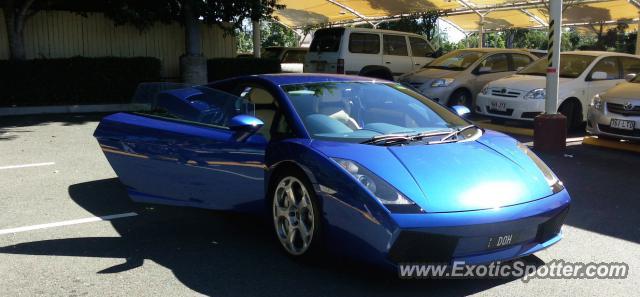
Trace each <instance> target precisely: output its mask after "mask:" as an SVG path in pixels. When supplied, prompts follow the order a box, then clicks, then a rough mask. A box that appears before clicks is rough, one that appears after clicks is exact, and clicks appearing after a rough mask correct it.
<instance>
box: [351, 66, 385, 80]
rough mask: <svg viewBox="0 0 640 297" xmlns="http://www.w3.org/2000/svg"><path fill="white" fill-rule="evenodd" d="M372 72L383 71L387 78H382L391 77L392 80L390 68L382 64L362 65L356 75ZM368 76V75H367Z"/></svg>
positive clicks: (365, 74)
mask: <svg viewBox="0 0 640 297" xmlns="http://www.w3.org/2000/svg"><path fill="white" fill-rule="evenodd" d="M373 72H383V73H385V74H386V75H388V76H389V77H388V78H384V79H389V78H390V79H391V80H393V72H391V69H389V68H387V67H385V66H382V65H367V66H364V67H362V69H360V72H358V75H360V76H367V74H368V73H373ZM367 77H368V76H367Z"/></svg>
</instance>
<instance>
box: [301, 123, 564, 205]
mask: <svg viewBox="0 0 640 297" xmlns="http://www.w3.org/2000/svg"><path fill="white" fill-rule="evenodd" d="M327 143H329V142H323V141H322V142H321V141H318V142H315V144H314V147H315V148H317V149H319V150H320V151H321V152H323V153H324V154H326V155H328V156H329V157H335V158H343V159H350V160H352V161H355V162H357V163H359V164H361V165H363V166H365V167H367V168H368V169H369V170H371V171H372V172H373V173H375V174H376V175H378V176H379V177H381V178H383V179H384V180H386V181H387V182H389V183H390V184H391V185H393V186H394V187H395V188H396V189H398V190H399V191H400V192H402V193H403V194H404V195H406V196H407V197H409V198H411V199H412V200H413V201H414V202H415V203H417V204H418V205H419V206H420V207H422V209H424V210H425V211H427V212H459V211H472V210H481V209H491V208H497V207H502V206H508V205H515V204H520V203H525V202H529V201H532V200H536V199H540V198H543V197H546V196H549V195H551V194H552V192H551V189H550V187H549V186H548V184H547V182H546V180H545V179H544V176H543V175H542V172H541V171H540V170H539V169H538V167H537V166H536V165H535V163H534V162H533V161H532V160H531V159H530V158H529V157H528V156H526V154H524V153H523V151H522V150H521V149H520V148H519V146H518V142H517V141H515V140H514V139H512V138H510V137H508V136H505V135H503V134H500V133H496V132H488V133H486V134H485V135H483V136H482V137H480V138H479V139H478V140H476V141H467V142H458V143H448V144H434V145H422V144H418V145H410V146H390V147H384V146H373V145H362V144H348V143H336V142H330V145H327Z"/></svg>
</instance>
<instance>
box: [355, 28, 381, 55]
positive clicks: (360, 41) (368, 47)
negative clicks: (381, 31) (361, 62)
mask: <svg viewBox="0 0 640 297" xmlns="http://www.w3.org/2000/svg"><path fill="white" fill-rule="evenodd" d="M349 52H352V53H355V54H378V53H380V35H378V34H369V33H351V35H349Z"/></svg>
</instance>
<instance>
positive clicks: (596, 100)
mask: <svg viewBox="0 0 640 297" xmlns="http://www.w3.org/2000/svg"><path fill="white" fill-rule="evenodd" d="M591 106H593V108H595V109H597V110H599V111H602V110H603V109H604V108H603V104H602V98H600V94H596V95H595V96H593V99H592V100H591Z"/></svg>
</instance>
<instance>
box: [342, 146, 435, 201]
mask: <svg viewBox="0 0 640 297" xmlns="http://www.w3.org/2000/svg"><path fill="white" fill-rule="evenodd" d="M333 160H334V161H336V162H337V163H338V164H339V165H340V167H342V168H344V170H346V171H347V172H349V174H351V175H352V176H353V177H354V178H355V179H356V180H357V181H358V182H360V184H362V185H363V186H364V187H365V188H366V189H367V190H368V191H369V192H370V193H371V194H372V195H373V196H374V197H376V199H378V201H380V203H382V204H383V205H384V206H385V207H386V208H387V209H388V210H389V211H391V212H396V213H420V212H424V211H423V210H422V209H421V208H420V206H418V205H417V204H416V203H415V202H413V201H411V199H409V198H407V197H406V196H404V195H403V194H402V193H400V191H398V190H396V188H394V187H393V186H392V185H390V184H389V183H388V182H386V181H384V180H383V179H382V178H380V177H378V176H377V175H375V174H374V173H373V172H371V171H370V170H369V169H367V168H364V167H363V166H362V165H360V164H358V163H356V162H353V161H351V160H346V159H339V158H333Z"/></svg>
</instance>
